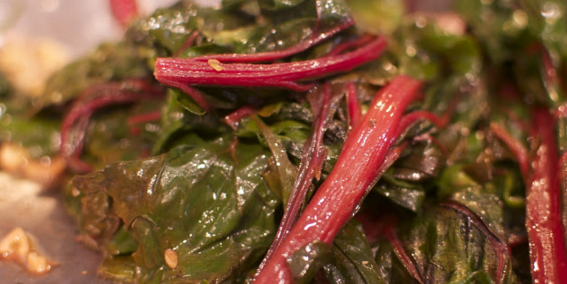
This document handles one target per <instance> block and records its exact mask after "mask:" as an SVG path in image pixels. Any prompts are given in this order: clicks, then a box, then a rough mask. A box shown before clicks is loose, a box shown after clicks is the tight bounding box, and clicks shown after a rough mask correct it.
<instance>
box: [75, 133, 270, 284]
mask: <svg viewBox="0 0 567 284" xmlns="http://www.w3.org/2000/svg"><path fill="white" fill-rule="evenodd" d="M231 143H232V142H231V139H218V140H216V141H212V142H206V143H202V145H199V146H196V147H194V148H187V147H181V148H177V149H174V150H172V151H170V152H169V153H168V154H165V155H161V156H156V157H152V158H148V159H145V160H137V161H132V162H120V163H115V164H111V165H109V166H107V167H106V168H105V169H104V170H101V171H98V172H95V173H93V174H90V175H88V176H79V177H76V178H75V179H74V180H73V184H72V185H73V191H74V192H78V194H77V193H75V196H76V197H75V198H77V199H80V202H81V203H82V204H85V205H86V204H89V205H88V206H84V207H83V208H82V212H80V215H81V218H80V225H81V228H82V231H83V234H84V238H85V239H90V240H96V242H97V245H98V246H99V248H101V249H103V250H105V249H106V250H109V249H112V248H116V245H117V244H118V243H117V241H118V239H117V238H118V236H115V234H117V233H118V232H122V233H121V234H124V232H123V230H124V229H126V231H127V232H128V233H129V234H131V236H132V237H133V238H134V239H135V240H136V241H137V243H138V247H137V250H136V252H135V253H133V254H132V261H134V263H135V265H134V266H136V267H138V268H137V269H136V271H135V278H136V279H137V281H141V282H147V283H153V282H156V281H157V282H161V283H177V282H178V281H189V282H199V281H210V282H214V283H217V282H220V281H222V280H226V279H230V278H234V277H238V276H239V275H240V274H241V273H244V272H245V271H246V268H252V267H254V265H256V264H257V261H259V257H261V256H262V255H263V253H264V251H265V250H266V249H267V248H268V247H269V245H270V242H271V238H272V236H273V234H274V233H275V231H274V230H275V227H274V226H275V223H274V213H275V209H276V207H277V206H278V204H279V201H278V200H277V199H276V198H275V195H274V194H273V192H272V191H271V189H270V188H269V187H267V184H266V183H265V182H264V180H263V178H262V175H261V174H262V172H263V171H265V169H266V167H267V157H268V156H269V152H266V150H264V149H263V148H262V147H259V146H257V145H249V144H245V143H238V145H237V146H236V147H235V149H234V153H233V152H232V150H231V148H230V144H231ZM233 154H234V155H235V158H233V156H232V155H233ZM95 216H97V217H95ZM108 220H114V221H111V223H112V224H109V221H108ZM120 226H122V227H120ZM95 228H96V229H95ZM118 228H124V229H120V230H119V229H118ZM126 239H128V238H126ZM128 243H131V242H130V241H128ZM121 246H122V247H124V245H121ZM167 249H171V250H173V251H174V252H175V254H176V255H177V258H178V265H177V266H175V267H170V266H168V265H167V264H166V261H165V260H164V252H165V251H166V250H167ZM112 250H115V249H112ZM107 263H108V264H109V265H111V264H112V263H113V262H112V261H110V262H107ZM126 267H133V266H128V265H127V266H126ZM110 270H111V268H104V267H103V268H102V269H101V273H104V272H105V271H110ZM122 274H124V273H122ZM112 275H113V274H112V273H109V274H108V275H107V276H108V277H112ZM128 275H130V274H128ZM118 280H121V279H118ZM122 280H123V279H122Z"/></svg>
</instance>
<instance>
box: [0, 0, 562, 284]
mask: <svg viewBox="0 0 567 284" xmlns="http://www.w3.org/2000/svg"><path fill="white" fill-rule="evenodd" d="M406 2H407V1H397V0H372V1H367V0H224V1H223V2H222V6H221V7H220V8H211V7H200V6H198V5H196V4H193V3H192V2H190V1H181V2H179V3H177V4H175V5H173V6H172V7H170V8H165V9H160V10H157V11H155V12H154V13H153V14H152V15H151V16H149V17H146V18H141V19H138V20H136V21H134V22H133V23H132V24H131V25H130V27H129V28H128V29H127V31H126V33H125V36H124V39H123V40H122V41H121V42H118V43H108V44H103V45H101V46H100V47H99V48H98V49H97V50H96V51H94V52H93V53H92V54H90V55H88V56H86V57H84V58H82V59H79V60H77V61H76V62H74V63H72V64H70V65H68V66H67V67H65V68H64V69H63V70H61V71H60V72H59V73H57V74H55V75H54V76H53V77H52V78H51V79H50V81H49V82H48V85H47V88H46V91H45V94H44V96H42V97H40V98H34V99H33V100H29V101H22V98H21V97H17V96H14V95H13V92H11V91H9V90H10V89H9V88H8V87H4V85H6V84H4V83H2V82H0V89H1V90H0V99H1V100H2V104H0V125H2V127H3V130H2V131H0V141H3V142H11V143H19V144H20V145H22V146H24V147H26V148H27V149H30V151H29V152H30V153H31V154H32V156H33V157H36V158H39V157H42V156H46V155H47V156H55V155H61V156H63V157H65V158H66V160H67V166H68V172H69V174H70V176H73V175H74V174H78V175H75V176H74V177H72V179H71V181H70V182H69V184H68V185H67V186H66V201H67V206H68V209H69V212H70V213H71V214H72V215H73V216H74V217H75V219H76V221H77V223H78V226H79V228H80V232H81V233H80V240H81V241H82V242H83V243H84V244H85V245H87V246H89V247H91V248H93V249H96V250H98V251H100V252H101V253H102V254H103V255H104V259H105V260H104V262H103V263H102V265H101V267H100V269H99V274H100V275H101V276H102V277H104V278H108V279H111V280H115V281H118V282H136V283H252V282H253V281H254V278H255V275H257V279H256V281H257V283H270V282H269V281H268V282H266V280H262V279H268V278H269V277H271V278H270V279H271V280H272V281H274V282H271V283H276V282H275V281H276V280H282V279H285V281H293V282H296V283H529V282H533V283H543V282H546V283H567V261H566V257H565V255H566V253H567V252H566V251H565V246H566V243H565V241H566V240H567V174H566V173H567V155H564V153H565V151H567V148H566V147H567V105H566V104H565V101H566V99H567V98H566V96H565V93H564V92H565V91H567V64H566V63H567V49H565V46H567V4H566V3H565V2H564V1H562V0H545V1H543V0H491V1H486V0H478V1H477V0H457V1H454V3H453V8H454V9H453V10H452V11H451V12H448V13H443V14H432V13H424V12H416V11H408V10H409V8H408V7H407V6H406V4H407V3H406ZM410 2H411V1H410ZM449 25H453V26H452V27H453V28H449ZM455 25H456V27H457V28H456V29H455V28H454V27H455ZM378 40H383V41H385V42H386V43H387V47H385V49H384V50H382V49H380V50H378V49H377V48H374V47H373V45H372V44H374V43H376V44H377V45H376V46H379V45H378ZM380 44H381V43H380ZM368 46H371V47H373V48H372V49H370V50H369V51H365V54H368V52H369V53H371V55H369V57H368V56H367V57H368V58H367V59H365V61H360V62H358V61H356V62H357V63H356V64H355V65H353V66H349V67H340V68H338V69H333V70H332V72H323V71H321V72H320V73H317V74H315V75H313V74H310V75H309V76H305V77H301V78H295V77H294V79H293V82H292V81H291V80H292V79H286V78H291V77H285V76H287V75H282V74H287V73H286V72H287V71H289V70H288V69H286V68H288V67H289V66H292V67H294V66H304V65H301V64H304V62H308V63H309V64H311V65H310V66H311V67H309V68H315V69H313V70H319V69H316V68H318V66H320V65H321V64H324V63H325V62H330V61H332V60H337V61H340V60H339V59H336V58H339V57H340V56H343V57H344V58H346V59H344V60H345V61H348V60H351V59H352V58H351V57H349V56H350V54H355V53H356V52H357V51H358V50H364V48H365V47H368ZM380 46H381V45H380ZM288 51H289V52H288ZM218 54H237V55H230V56H226V57H221V56H218ZM242 54H248V55H251V56H249V57H246V56H241V55H242ZM263 54H268V57H269V58H268V57H265V58H264V59H257V57H258V58H259V57H260V56H264V55H263ZM272 55H274V56H272ZM231 56H232V57H231ZM255 56H256V57H255ZM270 56H272V57H270ZM354 56H355V55H353V57H354ZM220 58H223V59H220ZM234 58H236V59H234ZM242 58H245V59H242ZM250 58H253V59H250ZM254 58H256V59H254ZM266 58H267V59H266ZM217 59H218V60H217ZM239 60H241V61H239ZM353 60H354V59H353ZM225 61H226V62H225ZM253 61H254V62H253ZM156 62H157V63H156ZM160 62H170V63H171V64H170V65H167V66H168V67H163V66H166V65H160V64H161V63H160ZM234 62H236V63H234ZM239 62H242V63H239ZM340 62H342V61H340ZM352 62H354V61H352ZM197 63H199V64H201V65H203V66H204V67H202V66H201V65H199V66H201V67H202V68H205V67H207V64H208V65H209V66H210V67H211V68H212V69H211V70H210V71H207V72H209V73H206V72H205V71H203V72H204V73H203V74H205V75H203V76H205V79H203V81H198V82H197V81H194V80H195V79H194V78H195V77H197V71H187V70H184V71H183V72H181V71H179V70H177V69H176V68H194V65H195V66H196V65H197ZM231 64H232V65H231ZM238 64H242V65H238ZM277 64H281V65H277ZM286 64H287V65H286ZM156 66H158V68H156ZM171 66H173V67H171ZM187 66H189V67H187ZM270 66H278V68H279V67H280V66H283V67H281V69H276V71H275V72H273V73H269V72H272V71H266V72H268V73H262V72H264V71H265V70H268V69H269V68H270ZM341 66H342V65H341ZM201 67H199V68H201ZM160 68H162V69H163V68H172V69H175V70H173V71H172V73H174V75H172V76H171V77H167V79H163V78H164V77H163V76H165V75H162V73H160V72H161V70H162V69H160ZM230 68H235V69H234V70H236V71H234V73H231V74H232V75H230V74H229V75H226V77H224V78H221V79H220V80H217V79H215V80H217V81H215V82H212V81H213V79H211V78H212V77H208V76H209V75H208V74H213V75H214V74H217V73H219V72H220V73H222V74H223V75H222V76H225V75H224V74H228V73H229V71H230V70H232V69H230ZM239 68H240V69H239ZM250 68H255V69H250ZM302 68H303V67H302ZM341 68H342V69H341ZM168 70H169V69H168ZM247 70H248V71H247ZM249 70H254V72H258V73H254V74H260V75H262V76H264V75H266V74H267V75H266V76H268V77H269V78H270V79H265V80H264V79H262V80H254V78H253V77H250V79H247V80H249V81H246V80H245V81H243V82H244V83H238V84H237V83H235V82H236V81H234V80H235V79H234V78H236V77H238V76H245V75H246V72H251V71H249ZM270 70H271V69H270ZM290 70H291V69H290ZM293 70H295V69H293ZM191 72H195V73H191ZM223 72H224V73H223ZM230 72H233V71H230ZM298 72H299V71H298ZM317 72H319V71H317ZM154 74H155V76H154ZM199 74H200V73H199ZM297 74H299V73H297ZM302 74H303V73H302ZM260 75H254V76H260ZM168 76H169V75H168ZM176 76H177V77H176ZM199 76H200V75H199ZM231 76H233V77H231ZM268 77H267V78H268ZM284 77H285V78H284ZM156 78H157V79H156ZM262 78H263V77H262ZM273 78H275V79H273ZM158 80H159V81H158ZM176 80H177V81H176ZM191 80H193V81H191ZM286 80H290V81H286ZM239 82H241V81H239ZM412 82H415V88H418V89H419V91H408V90H406V89H404V88H409V85H411V83H412ZM412 86H414V85H412ZM4 90H6V91H4ZM305 90H306V91H305ZM412 90H413V89H412ZM396 92H400V94H397V93H396ZM404 92H405V94H406V95H407V96H409V95H412V96H413V97H412V99H411V100H410V99H409V98H408V101H407V103H405V104H402V103H400V106H399V107H400V109H399V111H400V114H401V113H404V114H405V116H403V117H401V120H400V121H397V122H396V123H394V125H395V127H398V128H399V129H398V130H397V131H393V130H392V131H390V132H388V133H389V134H383V135H379V137H380V138H377V139H373V141H365V140H364V139H359V140H357V141H356V143H354V142H352V141H351V140H354V139H355V138H350V140H347V139H348V138H349V136H354V135H356V134H353V133H358V132H357V129H359V128H361V127H369V128H372V129H374V128H375V127H376V128H377V129H380V127H382V126H383V125H382V121H380V120H379V121H376V120H375V118H374V117H363V116H364V115H365V114H369V116H370V114H371V113H373V110H374V109H375V108H376V105H375V104H378V105H380V104H381V103H382V104H385V103H389V102H393V103H392V105H391V106H394V104H396V106H397V102H396V100H397V99H398V98H399V97H401V96H402V94H401V93H404ZM410 93H411V94H410ZM390 95H391V98H390V99H389V100H388V99H386V98H385V97H387V96H390ZM397 95H399V97H397ZM382 97H384V98H382ZM382 99H383V100H382ZM400 100H401V99H400ZM394 108H395V106H394ZM389 111H390V108H388V105H386V106H385V107H384V110H383V111H382V112H381V113H380V112H378V113H379V115H384V117H386V115H385V114H384V112H386V113H389ZM404 118H408V119H406V120H404ZM365 119H366V120H365ZM357 122H360V123H359V124H364V125H363V126H359V124H357ZM398 122H399V123H398ZM31 129H34V132H33V133H34V134H33V135H30V134H29V133H30V131H31ZM38 130H39V131H38ZM384 133H386V132H384ZM392 133H393V134H392ZM59 135H60V137H61V139H60V143H59V144H57V145H59V147H54V146H53V145H54V143H53V137H59ZM377 135H378V134H377ZM363 138H364V137H363ZM345 141H347V142H348V145H347V143H345ZM367 142H368V143H367ZM353 143H354V144H353ZM368 144H370V145H371V146H368ZM372 145H377V146H372ZM379 145H386V146H384V147H385V148H384V149H383V150H380V151H385V152H384V153H386V154H384V155H381V156H380V158H381V160H380V162H379V163H378V164H377V165H375V166H373V167H374V168H373V169H369V170H370V171H372V172H373V175H372V176H365V177H366V178H367V179H368V183H367V185H368V188H361V189H359V193H360V194H359V195H361V196H360V198H361V200H348V201H349V202H351V203H352V206H353V210H347V211H344V210H343V209H344V208H343V207H342V206H343V205H342V204H343V203H340V202H339V203H337V204H336V205H335V206H333V205H331V206H333V207H338V208H336V210H338V211H341V210H343V211H344V212H342V213H344V214H346V215H348V216H349V218H348V219H347V220H345V222H346V223H344V224H343V223H341V222H340V221H339V220H334V219H333V220H328V221H329V222H330V223H329V224H331V225H329V226H334V227H336V230H337V232H336V235H335V234H334V233H333V234H330V233H329V234H330V235H329V236H327V238H328V240H327V239H322V238H320V239H316V240H309V241H307V242H308V244H307V245H305V246H303V245H302V246H301V248H300V249H297V250H293V251H290V252H289V251H288V253H286V254H285V255H283V256H282V255H279V256H277V255H276V256H274V254H277V252H278V250H277V249H275V248H277V247H278V245H282V243H285V236H286V235H287V236H288V238H289V236H290V235H294V234H295V233H294V231H293V230H292V231H291V232H290V230H289V228H288V229H280V231H278V226H279V225H280V222H282V219H284V220H285V222H283V223H289V224H290V226H291V224H293V223H295V222H296V221H297V222H298V224H303V223H300V222H301V220H300V218H302V217H297V216H296V215H294V214H292V213H289V212H291V211H292V209H290V208H295V209H293V210H297V211H298V212H299V215H300V216H301V212H303V211H305V212H309V210H310V209H309V208H308V207H309V206H311V204H309V201H310V200H311V199H312V198H313V199H314V200H315V198H316V197H317V196H318V195H317V191H318V189H320V188H323V187H327V185H325V181H326V180H327V178H329V179H332V178H333V177H334V175H335V174H334V173H333V170H335V171H339V170H338V169H335V165H336V164H337V165H338V164H340V163H341V159H347V158H340V155H341V153H343V154H344V152H348V151H347V150H346V148H348V147H352V148H353V149H355V148H363V149H369V150H376V151H378V150H377V149H375V148H377V147H378V146H379ZM343 150H344V151H343ZM355 158H356V159H359V158H360V159H361V162H360V164H359V163H358V162H357V160H356V159H353V160H354V161H353V162H352V163H350V168H347V169H346V170H345V169H344V168H342V167H341V169H340V170H341V171H342V174H343V175H345V176H348V175H351V174H352V175H357V173H358V172H360V167H363V166H361V165H365V162H364V161H362V159H365V158H364V157H362V156H361V157H355ZM373 165H374V164H373ZM337 168H338V166H337ZM299 183H302V185H301V186H302V187H303V191H302V193H298V192H296V191H297V188H298V187H299V186H298V185H297V184H299ZM329 183H331V182H329ZM334 184H337V183H334ZM345 186H346V187H348V186H349V185H345ZM331 190H332V189H331ZM348 190H350V189H348ZM336 194H338V195H337V196H339V197H338V198H337V199H340V196H342V195H339V194H342V193H336ZM345 196H346V195H345ZM335 197H336V196H335ZM326 198H327V199H333V197H332V196H326ZM317 200H318V199H317ZM337 202H338V201H337ZM291 204H293V205H291ZM307 204H309V205H307ZM331 204H333V203H331ZM326 213H328V212H322V213H321V214H323V215H324V214H326ZM330 214H331V213H329V216H331V215H330ZM333 216H334V215H333ZM351 217H352V218H351ZM303 218H310V217H309V216H308V217H303ZM312 218H315V217H312ZM333 222H335V223H333ZM313 224H315V223H313ZM317 224H319V223H317ZM315 227H316V228H315V229H316V230H321V232H320V233H321V234H324V233H325V232H326V231H322V230H324V228H323V227H324V226H323V225H315ZM282 230H283V231H284V234H283V237H282ZM305 230H306V231H307V228H305ZM274 240H275V243H276V244H275V245H272V243H273V242H274ZM545 245H547V246H545ZM270 247H272V248H270ZM268 251H269V253H268V254H269V257H266V259H265V260H264V261H263V259H264V258H265V256H266V253H267V252H268ZM270 255H271V256H270ZM277 257H281V258H282V259H283V260H282V261H284V266H285V267H283V268H282V267H280V269H283V270H282V271H284V270H285V273H284V272H281V271H279V270H278V271H272V270H270V267H272V266H270V265H271V264H270V261H272V259H274V258H277ZM276 266H277V265H276ZM259 267H261V269H259ZM260 270H261V271H262V273H260V272H259V271H260ZM264 274H265V275H266V276H262V275H264ZM284 274H286V275H287V276H282V275H284ZM262 277H268V278H262ZM290 277H291V278H290ZM262 281H263V282H262ZM282 281H284V280H282ZM285 281H284V282H280V283H288V282H285Z"/></svg>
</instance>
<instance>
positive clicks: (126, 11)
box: [110, 0, 139, 29]
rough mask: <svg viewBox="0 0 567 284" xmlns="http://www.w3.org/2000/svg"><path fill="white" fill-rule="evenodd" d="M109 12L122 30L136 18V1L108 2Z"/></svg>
mask: <svg viewBox="0 0 567 284" xmlns="http://www.w3.org/2000/svg"><path fill="white" fill-rule="evenodd" d="M110 10H111V11H112V15H113V16H114V19H116V21H117V22H118V23H119V24H120V26H121V27H122V28H124V29H126V28H127V27H128V24H130V22H131V21H132V20H134V19H135V18H136V17H138V14H139V13H138V4H137V3H136V0H110Z"/></svg>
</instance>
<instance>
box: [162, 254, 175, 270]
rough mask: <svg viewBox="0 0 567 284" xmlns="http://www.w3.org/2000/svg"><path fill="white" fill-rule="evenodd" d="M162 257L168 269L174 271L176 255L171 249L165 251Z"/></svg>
mask: <svg viewBox="0 0 567 284" xmlns="http://www.w3.org/2000/svg"><path fill="white" fill-rule="evenodd" d="M163 257H164V258H165V263H166V264H167V266H169V268H171V269H174V268H176V267H177V262H178V260H177V253H176V252H175V251H174V250H172V249H166V250H165V252H164V255H163Z"/></svg>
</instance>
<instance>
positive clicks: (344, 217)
mask: <svg viewBox="0 0 567 284" xmlns="http://www.w3.org/2000/svg"><path fill="white" fill-rule="evenodd" d="M420 87H421V82H420V81H417V80H414V79H412V78H410V77H406V76H399V77H396V78H395V79H394V80H393V81H392V82H390V83H389V84H388V85H387V86H385V87H384V88H382V89H381V91H380V92H379V94H378V95H376V97H375V98H374V100H373V101H372V103H371V107H370V109H369V111H368V112H367V114H366V115H365V116H364V118H363V119H362V120H361V122H360V123H359V124H357V125H356V126H355V127H354V128H353V129H352V130H351V132H350V133H349V135H348V137H347V140H346V141H345V143H344V145H343V149H342V152H341V154H340V155H339V157H338V160H337V163H336V164H335V167H334V169H333V170H332V171H331V173H330V174H329V176H328V177H327V179H326V180H325V181H324V182H323V184H322V185H321V187H320V188H319V189H318V190H317V192H316V193H315V195H314V196H313V198H312V199H311V201H310V203H309V204H308V205H307V207H306V209H305V211H304V212H303V214H302V215H301V216H300V217H299V219H298V220H297V222H296V223H295V225H294V226H293V227H292V229H291V230H290V232H289V234H288V236H287V237H286V238H285V239H284V240H283V242H282V243H281V244H280V246H279V247H278V249H277V250H276V251H275V252H274V254H273V255H272V257H271V258H270V259H269V260H268V261H267V263H266V265H265V267H264V269H262V270H260V271H259V274H258V275H257V277H256V279H255V283H292V282H293V277H292V275H291V271H290V270H289V268H288V266H287V261H286V259H287V257H289V256H290V255H292V254H293V253H295V252H297V251H298V250H299V249H301V248H302V247H304V246H306V245H307V244H309V243H312V242H314V241H321V242H324V243H327V244H331V242H332V241H333V239H334V237H335V235H336V234H337V232H338V231H339V230H340V229H341V228H342V226H343V225H344V224H345V223H346V222H347V221H348V220H349V219H350V218H351V217H352V216H353V215H354V213H355V211H356V208H357V206H358V204H359V203H360V201H361V199H362V198H363V197H364V196H365V195H366V193H367V192H368V189H369V188H371V186H373V185H374V184H375V183H376V181H377V178H378V177H379V174H380V172H381V171H382V170H383V167H382V165H383V163H384V160H385V158H386V156H387V154H388V152H389V150H390V147H391V146H392V144H393V143H394V141H395V140H396V138H397V137H395V134H396V133H397V132H398V126H399V122H400V120H401V117H402V114H403V112H404V110H405V108H406V106H407V105H408V104H409V103H410V102H412V101H413V100H415V99H416V97H417V94H418V90H419V88H420Z"/></svg>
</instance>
